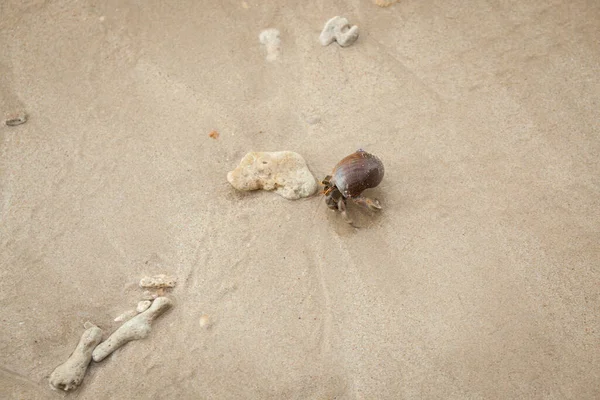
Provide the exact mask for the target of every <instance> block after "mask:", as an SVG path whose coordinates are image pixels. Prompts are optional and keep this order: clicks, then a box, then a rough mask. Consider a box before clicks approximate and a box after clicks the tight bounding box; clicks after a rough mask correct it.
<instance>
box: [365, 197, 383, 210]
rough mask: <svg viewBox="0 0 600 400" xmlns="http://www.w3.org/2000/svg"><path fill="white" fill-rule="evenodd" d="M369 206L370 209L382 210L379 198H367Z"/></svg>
mask: <svg viewBox="0 0 600 400" xmlns="http://www.w3.org/2000/svg"><path fill="white" fill-rule="evenodd" d="M367 207H368V208H369V210H373V211H376V210H381V204H379V200H377V199H367Z"/></svg>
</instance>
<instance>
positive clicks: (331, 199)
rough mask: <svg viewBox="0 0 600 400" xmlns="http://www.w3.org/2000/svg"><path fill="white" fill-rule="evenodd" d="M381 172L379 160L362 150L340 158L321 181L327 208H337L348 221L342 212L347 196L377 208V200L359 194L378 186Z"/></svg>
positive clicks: (374, 208) (344, 210) (357, 202)
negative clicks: (331, 170) (329, 173)
mask: <svg viewBox="0 0 600 400" xmlns="http://www.w3.org/2000/svg"><path fill="white" fill-rule="evenodd" d="M384 171H385V170H384V168H383V163H382V162H381V160H380V159H379V158H377V157H376V156H374V155H373V154H370V153H367V152H366V151H364V150H362V149H360V150H358V151H356V152H354V153H352V154H350V155H349V156H347V157H344V158H343V159H342V161H340V162H339V163H337V165H336V166H335V168H334V169H333V172H332V173H331V175H327V176H326V177H325V179H323V181H321V184H322V185H323V186H324V189H323V194H324V195H325V203H326V204H327V207H329V208H330V209H332V210H337V211H340V212H341V213H342V216H343V217H344V220H346V222H348V223H350V224H351V223H352V220H351V219H350V218H349V217H348V214H347V213H346V200H348V199H350V200H352V201H353V202H354V203H356V204H358V205H361V206H363V207H365V208H367V209H369V210H381V205H380V204H379V201H377V200H375V199H370V198H368V197H365V196H362V195H361V193H362V192H363V191H364V190H365V189H369V188H374V187H375V186H377V185H379V183H380V182H381V180H382V179H383V174H384Z"/></svg>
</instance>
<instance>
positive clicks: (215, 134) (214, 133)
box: [208, 131, 219, 139]
mask: <svg viewBox="0 0 600 400" xmlns="http://www.w3.org/2000/svg"><path fill="white" fill-rule="evenodd" d="M208 136H210V137H211V138H213V139H216V138H218V137H219V132H217V131H212V132H210V133H209V134H208Z"/></svg>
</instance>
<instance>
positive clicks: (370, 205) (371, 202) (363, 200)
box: [352, 196, 381, 211]
mask: <svg viewBox="0 0 600 400" xmlns="http://www.w3.org/2000/svg"><path fill="white" fill-rule="evenodd" d="M352 200H354V202H355V203H356V204H358V205H359V206H363V207H364V208H367V209H369V210H371V211H378V210H381V204H379V200H377V199H370V198H368V197H363V196H358V197H356V198H354V199H352Z"/></svg>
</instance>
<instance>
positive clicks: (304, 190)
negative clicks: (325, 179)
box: [227, 151, 318, 200]
mask: <svg viewBox="0 0 600 400" xmlns="http://www.w3.org/2000/svg"><path fill="white" fill-rule="evenodd" d="M227 180H228V181H229V183H231V185H232V186H233V187H234V188H236V189H238V190H245V191H249V190H258V189H262V190H269V191H270V190H272V191H274V192H275V193H277V194H278V195H280V196H282V197H285V198H286V199H290V200H296V199H299V198H302V197H308V196H311V195H313V194H314V193H315V192H316V191H317V188H318V184H317V181H316V179H315V177H314V176H313V174H312V173H311V172H310V170H309V169H308V166H307V165H306V162H305V161H304V158H302V156H301V155H300V154H298V153H295V152H293V151H274V152H258V151H253V152H250V153H248V154H246V155H245V156H244V158H243V159H242V161H241V162H240V164H239V165H238V166H237V168H236V169H234V170H233V171H230V172H229V173H228V174H227Z"/></svg>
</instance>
